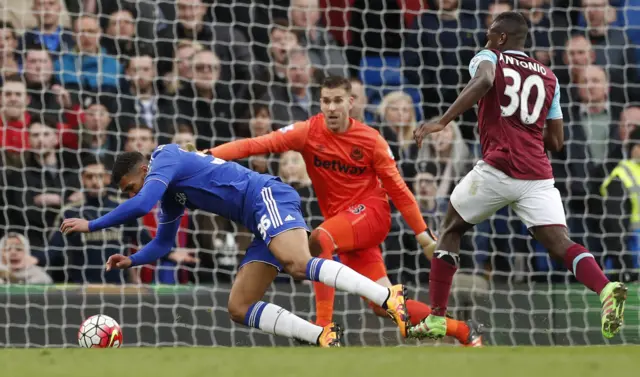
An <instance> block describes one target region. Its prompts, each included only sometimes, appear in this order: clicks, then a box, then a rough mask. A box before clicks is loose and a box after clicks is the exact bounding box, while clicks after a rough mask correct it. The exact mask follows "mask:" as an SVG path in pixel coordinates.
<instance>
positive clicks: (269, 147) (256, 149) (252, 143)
mask: <svg viewBox="0 0 640 377" xmlns="http://www.w3.org/2000/svg"><path fill="white" fill-rule="evenodd" d="M308 133H309V124H308V122H298V123H295V124H292V125H290V126H287V127H284V128H281V129H279V130H276V131H273V132H271V133H269V134H267V135H263V136H259V137H252V138H249V139H242V140H236V141H232V142H229V143H225V144H222V145H221V146H219V147H215V148H211V149H209V153H211V155H213V156H215V157H217V158H220V159H223V160H238V159H241V158H246V157H249V156H255V155H261V154H266V153H283V152H286V151H298V152H301V151H302V150H303V149H304V145H305V143H306V142H307V134H308Z"/></svg>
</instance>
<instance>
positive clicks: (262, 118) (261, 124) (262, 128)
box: [249, 104, 273, 137]
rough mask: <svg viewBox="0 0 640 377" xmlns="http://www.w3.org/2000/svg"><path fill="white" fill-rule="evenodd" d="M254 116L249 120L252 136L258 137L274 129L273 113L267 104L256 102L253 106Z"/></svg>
mask: <svg viewBox="0 0 640 377" xmlns="http://www.w3.org/2000/svg"><path fill="white" fill-rule="evenodd" d="M253 113H254V116H253V117H252V118H251V120H250V121H249V130H250V131H251V136H252V137H258V136H263V135H266V134H268V133H269V132H271V131H273V125H272V122H271V114H269V107H268V106H266V105H261V104H256V105H254V106H253Z"/></svg>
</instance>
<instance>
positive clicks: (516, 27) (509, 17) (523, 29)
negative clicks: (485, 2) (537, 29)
mask: <svg viewBox="0 0 640 377" xmlns="http://www.w3.org/2000/svg"><path fill="white" fill-rule="evenodd" d="M493 23H494V24H496V28H497V31H498V32H500V33H505V34H507V35H508V36H510V37H512V38H514V39H515V40H516V41H517V42H520V44H524V42H525V41H526V40H527V35H529V23H528V22H527V19H526V18H525V17H524V15H523V14H522V13H520V12H515V11H510V12H503V13H500V14H499V15H497V16H496V18H495V19H494V20H493Z"/></svg>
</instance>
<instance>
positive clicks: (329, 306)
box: [313, 282, 336, 327]
mask: <svg viewBox="0 0 640 377" xmlns="http://www.w3.org/2000/svg"><path fill="white" fill-rule="evenodd" d="M313 289H314V291H315V293H316V322H315V323H316V325H318V326H322V327H324V326H326V325H328V324H329V323H331V320H332V319H333V299H334V296H335V293H336V290H335V289H334V288H332V287H329V286H328V285H324V284H322V283H318V282H314V283H313Z"/></svg>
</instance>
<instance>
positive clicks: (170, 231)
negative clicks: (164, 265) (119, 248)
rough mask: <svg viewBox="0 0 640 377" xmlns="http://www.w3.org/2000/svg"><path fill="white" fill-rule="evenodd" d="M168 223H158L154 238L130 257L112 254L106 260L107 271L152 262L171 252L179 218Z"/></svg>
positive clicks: (178, 226)
mask: <svg viewBox="0 0 640 377" xmlns="http://www.w3.org/2000/svg"><path fill="white" fill-rule="evenodd" d="M181 217H182V216H179V217H177V218H176V219H175V220H173V221H171V222H168V223H160V224H159V225H158V232H157V233H156V238H154V239H153V240H152V241H151V242H149V243H148V244H146V245H145V246H144V247H143V248H142V249H140V251H138V252H137V253H135V254H133V255H132V256H130V257H126V256H124V255H121V254H117V255H112V256H111V257H109V260H107V267H106V268H107V271H109V270H111V269H112V268H120V269H122V268H129V267H134V266H140V265H143V264H148V263H151V262H154V261H156V260H158V259H160V258H162V257H164V256H165V255H167V254H169V253H170V252H171V249H173V247H174V245H175V240H176V234H177V233H178V229H179V228H180V218H181Z"/></svg>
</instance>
